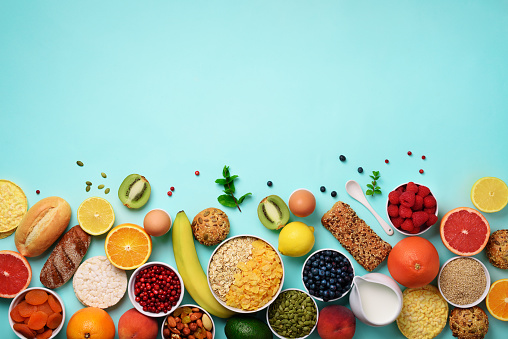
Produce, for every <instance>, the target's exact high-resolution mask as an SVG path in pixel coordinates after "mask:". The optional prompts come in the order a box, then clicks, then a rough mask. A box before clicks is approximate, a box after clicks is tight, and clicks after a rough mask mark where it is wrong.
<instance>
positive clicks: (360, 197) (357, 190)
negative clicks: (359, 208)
mask: <svg viewBox="0 0 508 339" xmlns="http://www.w3.org/2000/svg"><path fill="white" fill-rule="evenodd" d="M346 192H348V194H349V195H350V196H351V197H352V198H353V199H355V200H357V201H358V202H359V203H360V204H362V205H363V206H365V207H367V209H368V210H369V211H370V213H372V215H374V217H375V218H376V219H377V221H378V222H379V224H380V225H381V227H383V229H384V230H385V232H386V234H388V235H393V229H392V228H391V227H390V225H388V224H387V223H386V221H384V220H383V219H381V217H380V216H379V215H378V214H377V213H376V211H374V209H373V208H372V207H371V206H370V204H369V202H368V201H367V198H365V195H364V194H363V191H362V188H361V187H360V184H359V183H357V182H356V181H354V180H349V181H348V182H346Z"/></svg>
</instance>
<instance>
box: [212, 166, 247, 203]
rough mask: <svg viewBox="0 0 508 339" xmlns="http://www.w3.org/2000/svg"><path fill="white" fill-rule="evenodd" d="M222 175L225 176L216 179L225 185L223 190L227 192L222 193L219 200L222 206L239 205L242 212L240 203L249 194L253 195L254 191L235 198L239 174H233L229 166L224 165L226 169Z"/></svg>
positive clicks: (218, 182) (216, 181)
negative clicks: (236, 181)
mask: <svg viewBox="0 0 508 339" xmlns="http://www.w3.org/2000/svg"><path fill="white" fill-rule="evenodd" d="M222 176H223V177H224V178H219V179H217V180H215V183H217V184H219V185H223V186H224V190H223V192H224V193H225V194H222V195H220V196H219V197H218V198H217V200H218V201H219V203H220V204H221V205H222V206H226V207H237V208H238V210H239V211H240V212H241V211H242V210H241V209H240V204H241V203H242V202H243V201H244V200H245V198H247V197H248V196H249V195H252V193H245V194H244V195H242V196H241V197H240V198H238V199H236V198H235V195H234V194H235V190H236V189H235V180H236V179H237V178H238V175H231V173H230V172H229V166H224V169H223V170H222Z"/></svg>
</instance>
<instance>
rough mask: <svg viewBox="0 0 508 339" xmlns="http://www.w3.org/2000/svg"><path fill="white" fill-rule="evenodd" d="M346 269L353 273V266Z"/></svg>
mask: <svg viewBox="0 0 508 339" xmlns="http://www.w3.org/2000/svg"><path fill="white" fill-rule="evenodd" d="M347 271H348V272H349V273H351V274H352V273H353V271H354V270H353V266H349V268H348V269H347Z"/></svg>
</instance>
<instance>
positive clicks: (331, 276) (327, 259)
mask: <svg viewBox="0 0 508 339" xmlns="http://www.w3.org/2000/svg"><path fill="white" fill-rule="evenodd" d="M354 276H355V270H354V268H353V263H352V262H351V260H349V258H348V257H346V256H345V255H344V254H343V253H342V252H340V251H337V250H334V249H331V248H324V249H320V250H318V251H316V252H314V253H312V254H311V255H309V257H308V258H307V260H305V263H304V264H303V268H302V280H303V286H304V287H305V289H306V291H307V292H308V293H309V294H310V295H311V296H312V297H313V298H314V299H316V300H319V301H324V302H328V301H334V300H337V299H340V298H342V297H343V296H345V295H346V294H347V292H349V290H350V289H351V287H352V285H353V277H354Z"/></svg>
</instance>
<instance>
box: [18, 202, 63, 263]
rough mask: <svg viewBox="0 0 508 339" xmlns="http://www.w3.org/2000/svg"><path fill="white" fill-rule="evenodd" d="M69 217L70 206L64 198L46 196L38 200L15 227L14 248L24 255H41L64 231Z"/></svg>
mask: <svg viewBox="0 0 508 339" xmlns="http://www.w3.org/2000/svg"><path fill="white" fill-rule="evenodd" d="M70 219H71V207H70V206H69V204H68V203H67V201H65V200H64V199H62V198H59V197H48V198H44V199H42V200H40V201H38V202H37V203H36V204H35V205H33V206H32V207H31V208H30V209H29V210H28V212H27V213H26V214H25V216H24V217H23V219H22V220H21V223H20V224H19V226H18V228H17V229H16V234H15V236H14V243H15V244H16V248H17V249H18V251H19V253H21V254H22V255H24V256H25V257H36V256H38V255H41V254H42V253H44V251H46V250H47V249H48V248H49V247H50V246H51V245H52V244H53V243H54V242H55V241H56V240H57V239H58V237H59V236H60V235H61V234H62V233H63V232H64V231H65V229H66V228H67V225H69V221H70Z"/></svg>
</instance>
